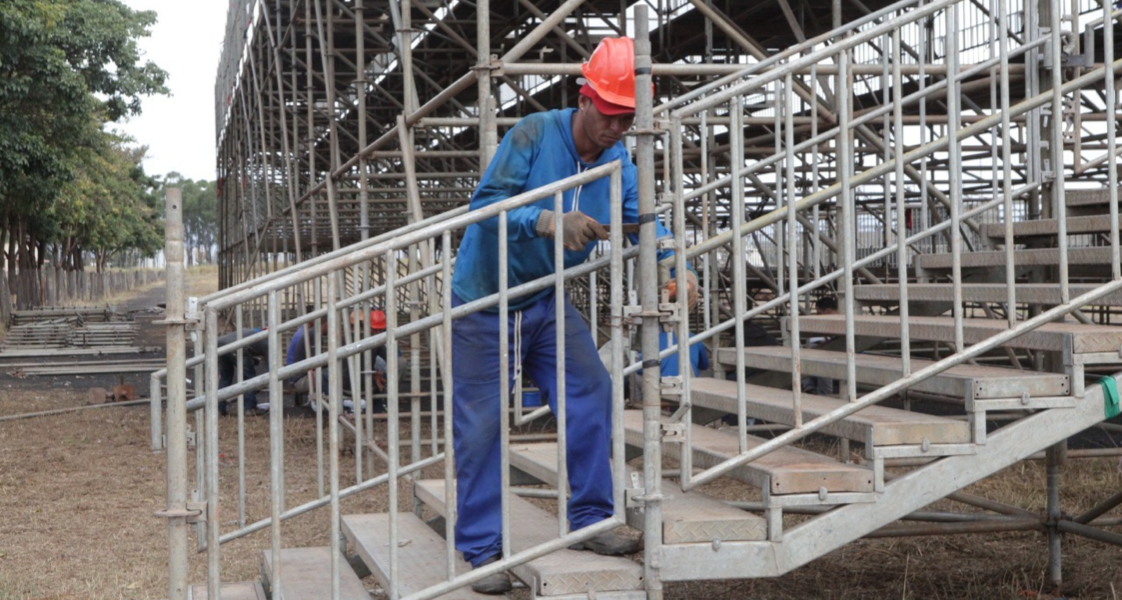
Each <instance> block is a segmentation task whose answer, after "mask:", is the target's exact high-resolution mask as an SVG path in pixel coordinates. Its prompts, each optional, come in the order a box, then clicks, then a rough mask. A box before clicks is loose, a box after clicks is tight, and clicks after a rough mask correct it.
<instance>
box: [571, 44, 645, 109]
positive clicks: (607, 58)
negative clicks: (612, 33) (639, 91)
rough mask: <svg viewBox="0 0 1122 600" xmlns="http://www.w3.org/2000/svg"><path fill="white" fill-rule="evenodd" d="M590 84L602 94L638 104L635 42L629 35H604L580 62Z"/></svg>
mask: <svg viewBox="0 0 1122 600" xmlns="http://www.w3.org/2000/svg"><path fill="white" fill-rule="evenodd" d="M580 71H581V73H583V74H584V78H585V79H586V80H588V85H590V86H592V89H594V90H596V93H597V94H599V95H600V97H601V98H603V99H604V100H607V101H608V102H611V103H612V104H618V105H620V106H626V107H629V108H632V109H633V108H635V43H634V42H632V41H631V38H629V37H618V38H613V37H609V38H604V39H602V40H600V44H599V45H598V46H596V50H594V51H593V52H592V56H591V57H589V59H588V62H586V63H584V64H583V65H581V66H580Z"/></svg>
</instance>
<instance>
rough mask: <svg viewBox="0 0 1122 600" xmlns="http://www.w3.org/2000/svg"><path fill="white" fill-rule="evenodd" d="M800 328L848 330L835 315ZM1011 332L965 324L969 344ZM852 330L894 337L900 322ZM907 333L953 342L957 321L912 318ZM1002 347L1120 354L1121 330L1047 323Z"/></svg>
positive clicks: (864, 319) (996, 325)
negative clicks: (1118, 352) (1004, 332)
mask: <svg viewBox="0 0 1122 600" xmlns="http://www.w3.org/2000/svg"><path fill="white" fill-rule="evenodd" d="M801 325H802V327H803V330H804V331H805V332H807V333H818V334H825V335H844V333H845V331H846V325H845V320H844V319H843V318H841V317H840V316H835V315H825V316H823V315H814V316H809V317H803V319H802V322H801ZM1008 329H1009V328H1008V325H1007V324H1006V323H1005V322H1004V321H993V320H987V319H970V320H968V321H967V322H966V323H965V325H964V329H963V333H964V335H965V338H966V343H969V344H974V343H978V342H981V341H984V340H986V339H988V338H990V337H991V336H993V335H994V334H996V333H999V332H1003V331H1007V330H1008ZM851 330H852V331H853V332H854V333H856V334H857V335H864V336H870V337H879V338H893V337H895V336H897V335H899V331H900V319H898V318H895V317H880V316H867V315H862V316H859V317H854V319H853V327H852V329H851ZM908 330H909V332H910V333H911V335H912V337H913V338H914V339H920V340H934V341H941V342H953V341H954V322H953V321H952V320H951V319H949V318H945V317H912V318H910V319H909V320H908ZM1002 346H1007V347H1011V348H1027V349H1031V350H1049V351H1053V352H1063V351H1064V350H1065V349H1066V348H1070V349H1071V350H1072V352H1074V353H1076V354H1082V353H1092V352H1111V351H1114V352H1117V351H1118V349H1119V348H1122V330H1120V329H1119V328H1117V327H1111V326H1104V325H1084V324H1082V323H1046V324H1044V325H1041V326H1040V327H1038V328H1036V329H1035V330H1033V331H1031V332H1028V333H1025V334H1024V335H1021V336H1018V337H1016V338H1014V339H1011V340H1009V341H1008V342H1005V343H1003V344H1002Z"/></svg>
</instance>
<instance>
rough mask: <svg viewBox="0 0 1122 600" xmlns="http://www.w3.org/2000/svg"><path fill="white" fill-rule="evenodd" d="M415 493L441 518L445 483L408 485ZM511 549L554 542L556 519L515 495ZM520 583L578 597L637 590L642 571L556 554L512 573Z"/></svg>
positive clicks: (624, 561)
mask: <svg viewBox="0 0 1122 600" xmlns="http://www.w3.org/2000/svg"><path fill="white" fill-rule="evenodd" d="M413 489H414V494H416V495H417V497H418V498H420V499H421V500H422V501H423V502H425V503H426V504H428V505H429V506H431V507H432V508H433V510H436V511H437V512H438V513H439V514H441V515H444V514H446V513H445V512H444V481H443V480H439V479H430V480H425V481H419V482H416V483H414V484H413ZM510 523H511V531H510V544H511V550H512V551H513V552H521V551H523V550H528V549H530V548H532V547H534V546H538V545H540V544H544V543H546V542H549V541H552V540H555V539H557V537H558V535H557V527H556V523H557V517H556V516H554V515H551V514H549V513H548V512H546V511H544V510H542V509H540V508H538V507H537V506H534V505H533V504H532V503H530V502H529V501H527V500H525V499H523V498H520V497H518V496H514V495H511V496H510ZM511 572H512V573H514V575H515V576H517V577H518V578H519V579H521V580H522V581H525V582H528V583H530V582H535V581H536V582H537V584H538V589H537V591H536V593H537V594H538V595H539V596H558V595H564V594H579V593H585V592H588V591H590V590H591V591H593V592H610V591H630V590H640V589H642V587H643V567H642V565H639V564H637V563H635V562H632V561H631V560H630V559H628V558H625V557H622V556H600V555H598V554H594V553H592V552H583V551H577V550H558V551H557V552H554V553H552V554H548V555H546V556H543V557H541V558H537V559H534V560H532V561H530V562H528V563H526V564H523V565H519V566H517V567H514V568H513V569H511Z"/></svg>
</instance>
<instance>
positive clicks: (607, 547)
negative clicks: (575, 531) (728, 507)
mask: <svg viewBox="0 0 1122 600" xmlns="http://www.w3.org/2000/svg"><path fill="white" fill-rule="evenodd" d="M569 548H570V549H572V550H591V551H593V552H595V553H596V554H602V555H604V556H619V555H622V554H635V553H636V552H638V551H640V550H642V549H643V542H642V540H638V539H635V538H631V537H627V536H626V535H623V534H622V533H616V532H615V531H605V532H604V533H601V534H599V535H597V536H595V537H593V538H592V539H588V540H585V541H583V542H579V543H576V544H573V545H572V546H569Z"/></svg>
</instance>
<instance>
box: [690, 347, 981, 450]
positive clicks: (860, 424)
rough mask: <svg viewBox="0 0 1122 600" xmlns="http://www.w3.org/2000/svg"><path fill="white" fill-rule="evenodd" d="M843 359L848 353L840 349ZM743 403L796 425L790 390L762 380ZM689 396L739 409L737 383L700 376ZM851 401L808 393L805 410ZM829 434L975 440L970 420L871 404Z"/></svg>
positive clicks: (823, 410) (890, 441) (880, 441)
mask: <svg viewBox="0 0 1122 600" xmlns="http://www.w3.org/2000/svg"><path fill="white" fill-rule="evenodd" d="M839 358H841V359H843V360H844V358H845V357H844V356H841V355H840V354H839ZM745 388H746V389H745V395H744V397H743V403H744V404H745V412H747V413H748V415H750V416H752V417H755V418H757V419H763V420H765V421H770V422H772V423H783V424H786V425H794V424H795V413H794V409H793V408H792V403H791V391H790V390H777V389H775V388H769V387H763V386H758V385H746V386H745ZM690 401H692V402H693V403H694V405H696V406H699V407H704V408H712V409H716V410H721V411H724V412H727V413H733V412H736V410H737V404H738V403H739V401H738V399H737V392H736V382H734V381H725V380H723V379H714V378H711V377H699V378H697V379H694V387H693V394H692V395H691V396H690ZM845 404H846V401H844V400H839V399H837V398H827V397H824V396H815V395H811V394H804V395H803V397H802V410H803V412H804V413H806V415H807V417H808V418H811V419H813V418H816V417H819V416H822V415H824V414H828V413H829V412H830V411H832V410H834V409H837V408H840V407H842V406H844V405H845ZM822 431H823V432H824V433H829V434H831V435H836V436H839V437H845V438H848V439H851V440H857V441H861V442H866V441H867V442H870V443H872V444H873V445H875V446H888V445H900V444H922V443H924V442H925V441H926V442H928V443H931V444H960V443H965V442H969V441H970V431H969V427H968V426H967V423H965V422H963V421H956V420H954V419H948V418H946V417H939V416H935V415H928V414H924V413H920V412H910V411H905V410H899V409H895V408H888V407H884V406H870V407H869V408H866V409H864V410H861V411H859V412H857V413H854V414H852V415H849V416H848V417H846V418H844V419H842V420H840V421H837V422H835V423H833V424H831V425H830V426H828V427H826V428H824V429H823V430H822Z"/></svg>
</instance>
